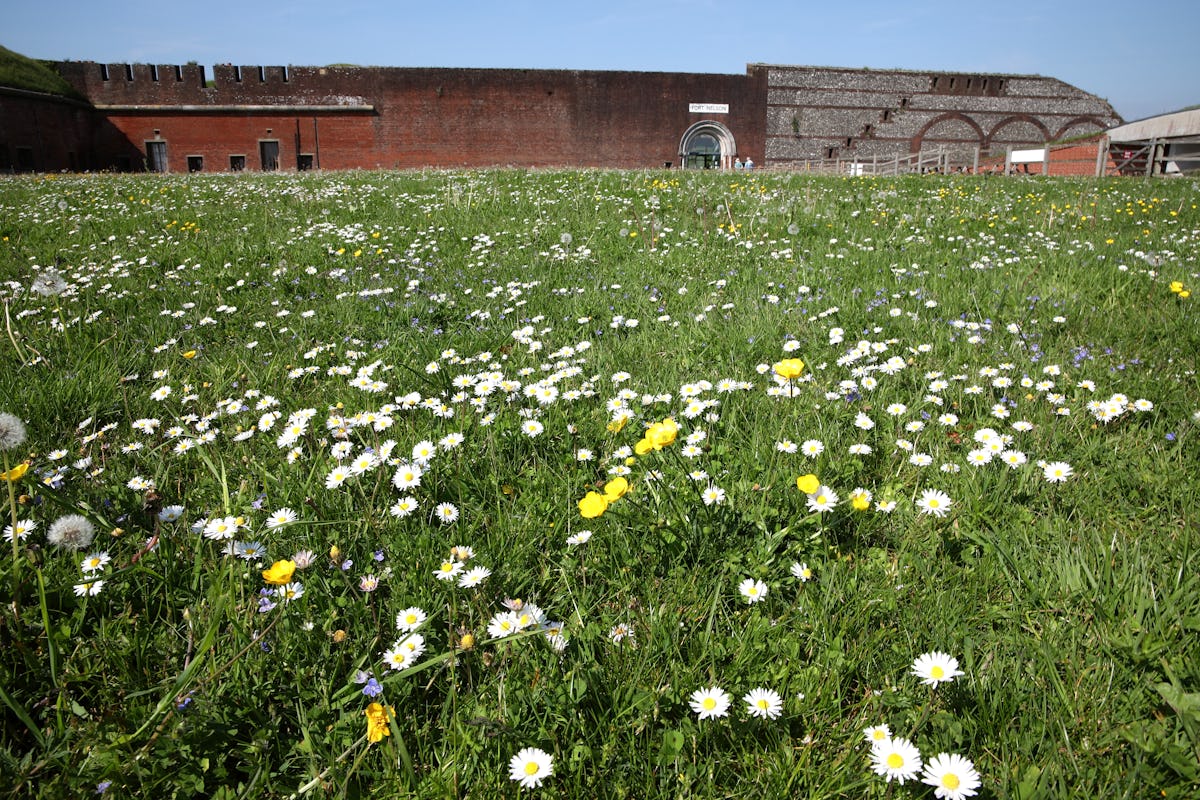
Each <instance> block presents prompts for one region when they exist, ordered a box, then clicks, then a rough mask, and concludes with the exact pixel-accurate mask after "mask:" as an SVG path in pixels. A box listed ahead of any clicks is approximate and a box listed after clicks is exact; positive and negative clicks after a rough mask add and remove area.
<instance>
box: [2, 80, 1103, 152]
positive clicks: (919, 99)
mask: <svg viewBox="0 0 1200 800" xmlns="http://www.w3.org/2000/svg"><path fill="white" fill-rule="evenodd" d="M46 67H47V68H49V69H52V70H53V71H54V72H56V73H57V75H58V76H61V78H62V79H65V82H66V84H67V85H69V86H70V88H71V90H72V91H71V94H73V95H74V96H67V95H66V94H63V95H56V94H48V93H45V92H37V91H30V90H28V89H22V88H16V87H0V169H3V170H6V171H12V170H16V171H26V170H38V171H57V170H98V169H115V170H151V171H158V172H187V171H192V172H196V171H204V172H226V171H238V170H305V169H353V168H367V169H376V168H383V169H394V168H416V167H488V166H518V167H557V166H575V167H618V168H647V167H651V168H658V167H664V166H672V167H685V168H708V167H718V168H729V167H731V166H733V164H734V161H735V159H741V160H744V159H747V158H750V159H753V161H754V162H755V163H756V164H758V165H760V166H767V167H774V168H783V169H788V168H803V167H804V165H805V164H806V163H807V162H810V161H812V160H821V159H831V158H840V159H863V160H867V161H870V160H871V159H872V158H876V159H881V158H891V157H893V156H897V155H907V154H909V153H915V152H918V151H921V150H931V149H939V148H943V149H954V150H958V151H975V152H976V153H978V152H982V153H988V152H991V153H996V152H1000V153H1003V152H1004V150H1005V148H1007V147H1012V146H1029V145H1033V146H1040V145H1041V144H1043V143H1044V142H1047V141H1054V140H1060V139H1063V138H1068V137H1074V136H1081V135H1086V134H1095V133H1099V132H1101V131H1103V130H1106V129H1107V128H1109V127H1111V126H1113V125H1116V124H1119V123H1120V122H1121V121H1122V120H1121V118H1120V117H1119V116H1118V115H1117V113H1116V112H1115V111H1114V110H1113V108H1112V106H1111V105H1109V103H1108V102H1106V101H1105V100H1102V99H1100V98H1099V97H1096V96H1095V95H1092V94H1089V93H1088V92H1085V91H1083V90H1081V89H1078V88H1076V87H1074V86H1071V85H1069V84H1066V83H1063V82H1062V81H1059V80H1056V79H1054V78H1048V77H1042V76H1036V75H998V74H958V73H946V72H921V71H912V70H874V69H840V68H834V67H806V66H777V65H769V64H751V65H749V66H747V68H746V73H745V74H744V75H722V74H701V73H675V72H617V71H568V70H513V69H424V68H386V67H350V66H336V67H260V66H232V65H218V66H214V67H212V68H211V73H210V72H209V71H208V69H206V68H205V67H203V66H200V65H196V64H186V65H172V64H165V65H164V64H159V65H154V64H99V63H95V62H89V61H67V62H58V63H52V64H47V65H46Z"/></svg>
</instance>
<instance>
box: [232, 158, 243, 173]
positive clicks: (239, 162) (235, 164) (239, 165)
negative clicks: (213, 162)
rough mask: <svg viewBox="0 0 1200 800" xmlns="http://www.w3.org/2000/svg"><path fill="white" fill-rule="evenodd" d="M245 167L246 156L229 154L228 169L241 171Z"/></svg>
mask: <svg viewBox="0 0 1200 800" xmlns="http://www.w3.org/2000/svg"><path fill="white" fill-rule="evenodd" d="M245 168H246V157H245V156H230V157H229V171H230V172H241V171H242V170H244V169H245Z"/></svg>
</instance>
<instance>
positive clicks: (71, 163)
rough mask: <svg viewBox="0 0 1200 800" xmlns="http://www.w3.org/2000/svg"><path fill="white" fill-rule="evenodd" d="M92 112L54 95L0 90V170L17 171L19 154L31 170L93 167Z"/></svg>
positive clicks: (78, 104) (84, 106)
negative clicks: (22, 154) (26, 157)
mask: <svg viewBox="0 0 1200 800" xmlns="http://www.w3.org/2000/svg"><path fill="white" fill-rule="evenodd" d="M91 133H92V111H91V109H89V108H88V107H87V106H86V105H85V104H83V103H80V102H76V101H73V100H67V99H63V98H58V97H55V96H53V95H46V94H40V93H36V92H24V91H20V90H16V89H5V88H0V168H3V169H6V170H12V169H17V168H20V164H19V159H18V156H19V152H18V151H19V150H25V151H26V152H27V154H28V156H29V158H30V159H31V160H32V169H33V170H35V171H38V172H53V171H57V170H61V169H88V168H90V167H91V166H92V161H93V152H92V150H93V148H92V137H91Z"/></svg>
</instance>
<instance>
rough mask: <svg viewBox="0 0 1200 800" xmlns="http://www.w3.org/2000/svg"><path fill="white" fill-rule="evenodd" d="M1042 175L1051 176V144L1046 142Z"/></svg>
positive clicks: (1043, 148) (1043, 151) (1043, 150)
mask: <svg viewBox="0 0 1200 800" xmlns="http://www.w3.org/2000/svg"><path fill="white" fill-rule="evenodd" d="M1042 174H1043V175H1049V174H1050V143H1049V142H1046V143H1045V144H1043V145H1042Z"/></svg>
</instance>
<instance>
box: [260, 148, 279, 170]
mask: <svg viewBox="0 0 1200 800" xmlns="http://www.w3.org/2000/svg"><path fill="white" fill-rule="evenodd" d="M258 154H259V156H260V157H261V158H262V168H263V172H274V171H275V170H277V169H279V142H278V141H272V142H259V143H258Z"/></svg>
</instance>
